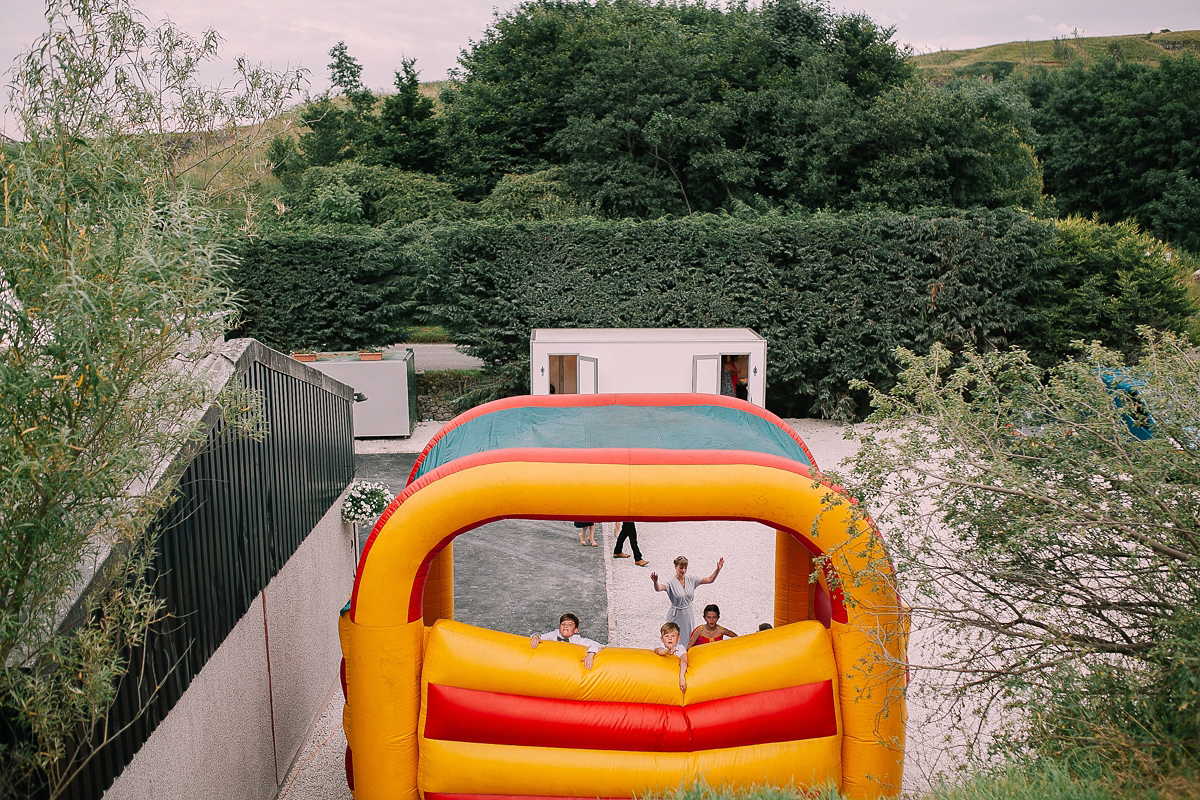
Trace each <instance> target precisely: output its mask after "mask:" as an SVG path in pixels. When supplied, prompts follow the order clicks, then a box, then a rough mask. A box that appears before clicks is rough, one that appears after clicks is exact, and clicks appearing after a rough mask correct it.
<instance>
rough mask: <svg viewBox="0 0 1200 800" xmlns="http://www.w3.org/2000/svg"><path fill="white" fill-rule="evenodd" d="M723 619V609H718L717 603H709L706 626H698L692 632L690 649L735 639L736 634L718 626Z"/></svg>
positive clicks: (706, 607)
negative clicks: (725, 639) (718, 622)
mask: <svg viewBox="0 0 1200 800" xmlns="http://www.w3.org/2000/svg"><path fill="white" fill-rule="evenodd" d="M720 618H721V609H719V608H717V604H716V603H709V604H708V605H706V606H705V607H704V624H703V625H697V626H696V629H695V630H693V631H692V635H691V638H689V639H688V648H689V649H691V648H692V647H695V646H696V645H698V644H708V643H709V642H719V641H721V639H723V638H725V637H726V636H728V637H729V638H731V639H732V638H733V637H735V636H737V634H736V633H734V632H733V631H731V630H729V628H726V627H724V626H723V625H718V624H717V620H719V619H720Z"/></svg>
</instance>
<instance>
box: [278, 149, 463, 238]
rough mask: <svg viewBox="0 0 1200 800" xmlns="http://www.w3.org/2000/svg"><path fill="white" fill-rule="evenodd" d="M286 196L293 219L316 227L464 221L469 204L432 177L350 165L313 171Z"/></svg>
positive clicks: (338, 165) (394, 169)
mask: <svg viewBox="0 0 1200 800" xmlns="http://www.w3.org/2000/svg"><path fill="white" fill-rule="evenodd" d="M298 183H299V186H298V188H297V189H296V190H295V191H294V192H291V193H290V194H288V195H287V198H286V199H285V203H286V204H287V205H289V206H292V217H293V218H299V219H301V220H305V221H308V222H316V223H329V222H334V223H339V222H341V223H360V224H367V225H383V224H384V223H387V222H392V223H396V224H400V225H404V224H407V223H409V222H412V221H414V220H418V219H425V218H426V217H434V218H439V219H454V218H456V217H460V216H463V215H464V213H465V211H464V210H465V209H466V208H467V206H466V204H463V203H459V202H458V201H457V200H456V199H455V198H454V193H453V192H452V191H451V189H450V187H449V186H448V185H446V184H445V183H442V182H441V181H439V180H438V179H437V178H435V177H433V176H432V175H426V174H424V173H421V172H406V171H404V170H401V169H396V168H394V167H381V166H367V165H363V164H357V163H352V162H345V163H340V164H335V165H333V166H330V167H309V168H308V169H306V170H304V173H303V174H302V175H301V176H300V178H299V179H298Z"/></svg>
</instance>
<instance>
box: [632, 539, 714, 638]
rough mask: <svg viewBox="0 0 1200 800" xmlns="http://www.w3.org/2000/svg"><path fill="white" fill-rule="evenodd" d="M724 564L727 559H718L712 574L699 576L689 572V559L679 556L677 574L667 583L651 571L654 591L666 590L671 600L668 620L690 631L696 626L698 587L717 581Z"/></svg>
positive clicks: (676, 564) (676, 560)
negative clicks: (695, 602) (695, 610)
mask: <svg viewBox="0 0 1200 800" xmlns="http://www.w3.org/2000/svg"><path fill="white" fill-rule="evenodd" d="M723 566H725V559H724V558H719V559H717V568H716V569H714V570H713V574H712V575H709V576H708V577H707V578H697V577H696V576H695V575H688V574H687V569H688V560H687V559H686V558H684V557H683V556H679V557H677V558H676V559H675V576H674V577H673V578H671V579H670V580H668V581H667V582H666V583H659V582H658V573H657V572H651V573H650V582H651V583H653V584H654V591H656V592H666V593H667V599H668V600H670V601H671V610H670V611H668V612H667V619H666V621H667V622H674V623H675V624H676V625H678V626H679V630H681V631H688V632H689V633H690V632H691V631H692V629H693V628H695V627H696V625H695V618H696V617H695V613H694V612H693V611H692V598H693V596H694V595H695V592H696V587H697V586H703V585H704V584H706V583H712V582H713V581H715V580H716V579H717V575H719V574H720V573H721V567H723Z"/></svg>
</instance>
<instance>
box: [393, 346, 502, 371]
mask: <svg viewBox="0 0 1200 800" xmlns="http://www.w3.org/2000/svg"><path fill="white" fill-rule="evenodd" d="M405 348H412V351H413V358H414V359H415V361H416V365H417V369H419V370H437V369H479V368H480V367H482V366H483V361H481V360H480V359H478V358H475V357H474V356H469V355H467V354H466V353H460V352H459V351H458V349H457V348H456V347H455V346H454V345H452V344H396V345H392V346H391V347H389V348H387V349H388V351H389V352H400V353H403V352H404V350H405Z"/></svg>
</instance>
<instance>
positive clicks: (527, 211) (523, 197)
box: [479, 168, 591, 220]
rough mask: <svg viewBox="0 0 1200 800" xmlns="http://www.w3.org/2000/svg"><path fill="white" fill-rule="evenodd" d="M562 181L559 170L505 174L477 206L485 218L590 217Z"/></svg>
mask: <svg viewBox="0 0 1200 800" xmlns="http://www.w3.org/2000/svg"><path fill="white" fill-rule="evenodd" d="M590 211H591V209H590V207H589V206H587V205H586V204H584V203H581V202H580V201H579V200H577V199H576V198H575V197H574V195H573V193H572V192H571V188H570V187H569V186H567V185H566V182H565V181H564V180H563V179H562V170H561V169H558V168H552V169H544V170H541V171H540V172H533V173H529V174H525V175H512V174H510V175H505V176H504V177H503V178H501V179H500V181H499V183H497V184H496V188H494V189H492V192H491V194H489V195H488V196H487V197H485V198H483V200H482V201H481V202H480V203H479V215H480V216H481V217H483V218H485V219H491V220H508V219H569V218H571V217H584V216H589V215H590Z"/></svg>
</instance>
